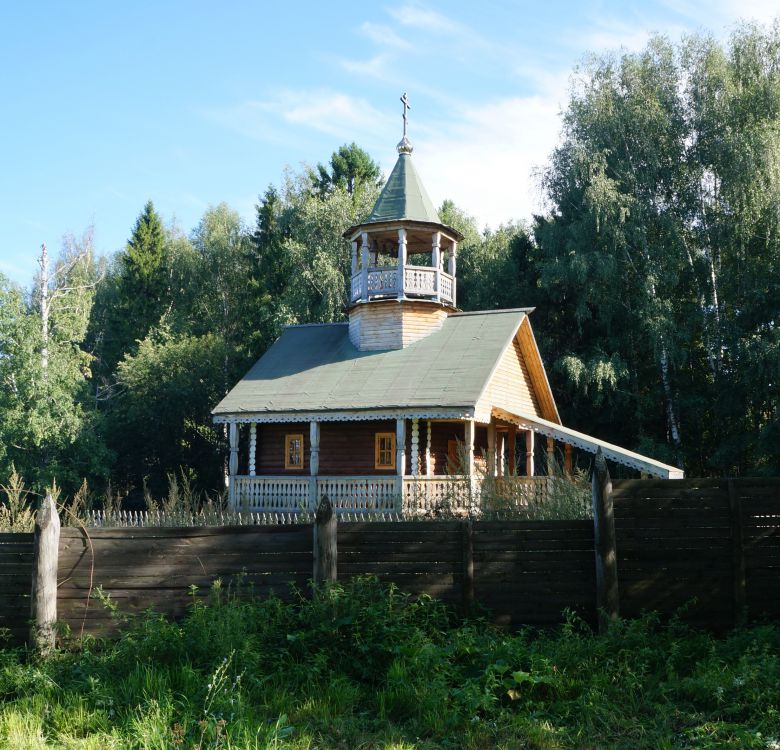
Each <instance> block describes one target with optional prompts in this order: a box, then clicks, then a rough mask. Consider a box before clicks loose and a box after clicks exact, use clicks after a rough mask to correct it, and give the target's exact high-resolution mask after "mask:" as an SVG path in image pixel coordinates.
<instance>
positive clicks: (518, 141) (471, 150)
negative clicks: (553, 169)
mask: <svg viewBox="0 0 780 750" xmlns="http://www.w3.org/2000/svg"><path fill="white" fill-rule="evenodd" d="M559 111H560V104H559V100H558V92H550V93H549V94H548V95H545V96H529V97H509V98H503V99H497V100H494V101H491V102H488V103H486V104H484V105H482V106H479V107H470V108H467V109H464V110H462V111H461V112H460V113H458V114H457V115H456V116H455V117H454V118H452V119H451V121H450V122H451V124H450V127H449V129H448V132H443V133H440V134H439V135H438V136H437V137H434V138H432V139H430V140H423V141H420V140H419V139H418V140H417V141H415V154H414V159H415V163H416V165H417V167H418V171H419V172H420V176H421V178H422V180H423V183H424V184H425V185H426V188H427V189H428V192H429V193H430V195H431V198H432V199H433V201H434V202H435V203H436V204H437V205H438V204H440V203H441V202H442V201H443V200H444V199H446V198H449V199H452V200H453V201H455V203H456V204H457V205H459V206H460V207H461V208H463V209H465V210H466V211H467V212H468V213H470V214H472V215H473V216H474V217H475V218H476V219H477V221H478V222H479V223H480V225H482V226H484V225H489V226H491V227H494V228H495V227H497V226H498V225H499V224H501V223H505V222H507V221H510V220H512V219H530V218H531V216H532V214H533V213H534V212H538V211H540V210H541V209H542V208H543V206H542V200H541V196H540V194H539V189H538V185H537V183H536V180H535V178H534V176H533V175H534V172H536V171H537V170H539V169H540V168H542V167H543V166H544V164H545V163H546V161H547V158H548V156H549V155H550V153H551V151H552V149H553V148H554V146H555V144H556V143H557V142H558V136H559V132H560V120H559Z"/></svg>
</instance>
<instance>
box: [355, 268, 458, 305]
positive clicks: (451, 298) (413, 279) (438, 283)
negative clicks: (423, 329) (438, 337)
mask: <svg viewBox="0 0 780 750" xmlns="http://www.w3.org/2000/svg"><path fill="white" fill-rule="evenodd" d="M382 297H409V298H412V299H430V300H435V301H437V302H446V303H448V304H451V305H455V278H454V277H453V276H451V275H450V274H448V273H446V272H445V271H442V270H438V271H437V269H435V268H431V267H430V266H409V265H406V266H404V267H403V273H400V271H399V268H398V267H397V266H375V267H371V268H368V269H367V272H366V273H363V271H358V272H357V273H355V274H353V276H352V284H351V297H350V301H351V302H358V301H359V300H363V301H366V302H367V301H368V300H371V299H379V298H382Z"/></svg>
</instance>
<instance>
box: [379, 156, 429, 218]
mask: <svg viewBox="0 0 780 750" xmlns="http://www.w3.org/2000/svg"><path fill="white" fill-rule="evenodd" d="M400 219H407V220H409V221H426V222H429V223H431V224H441V219H440V218H439V214H438V212H437V211H436V209H435V208H434V207H433V203H432V202H431V199H430V198H429V197H428V193H426V192H425V188H424V187H423V184H422V182H421V180H420V176H419V175H418V174H417V170H416V169H415V168H414V164H413V163H412V157H411V155H410V154H407V153H402V154H400V155H399V156H398V161H397V162H396V163H395V167H393V171H392V172H391V173H390V177H389V178H388V179H387V182H386V183H385V186H384V188H383V189H382V192H381V193H380V195H379V198H378V199H377V202H376V204H375V205H374V210H373V211H372V212H371V215H370V216H369V217H368V219H366V222H365V223H366V224H375V223H378V222H384V221H398V220H400Z"/></svg>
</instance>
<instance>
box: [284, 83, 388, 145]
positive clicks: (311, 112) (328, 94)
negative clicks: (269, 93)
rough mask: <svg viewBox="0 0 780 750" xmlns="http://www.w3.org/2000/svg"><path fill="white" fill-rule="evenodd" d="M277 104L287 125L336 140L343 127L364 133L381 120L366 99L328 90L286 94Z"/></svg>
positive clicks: (342, 131) (287, 92)
mask: <svg viewBox="0 0 780 750" xmlns="http://www.w3.org/2000/svg"><path fill="white" fill-rule="evenodd" d="M279 104H280V111H281V115H282V117H283V119H284V120H286V121H287V122H289V123H293V124H296V125H305V126H306V127H308V128H313V129H314V130H319V131H321V132H323V133H328V134H329V135H336V136H342V135H343V134H344V125H345V123H349V124H350V125H351V126H352V127H354V128H357V129H358V130H363V129H368V128H370V127H371V125H372V124H374V123H376V122H377V120H378V119H379V118H380V115H379V113H378V112H377V111H376V110H375V109H374V108H373V107H372V106H371V105H370V104H369V103H368V102H367V101H366V100H365V99H363V98H358V97H354V96H349V95H348V94H343V93H339V92H334V91H328V90H318V91H286V92H285V93H284V94H283V96H282V97H281V98H280V101H279Z"/></svg>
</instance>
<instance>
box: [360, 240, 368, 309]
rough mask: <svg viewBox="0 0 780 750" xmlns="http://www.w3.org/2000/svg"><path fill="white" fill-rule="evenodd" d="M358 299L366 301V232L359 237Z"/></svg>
mask: <svg viewBox="0 0 780 750" xmlns="http://www.w3.org/2000/svg"><path fill="white" fill-rule="evenodd" d="M360 242H361V244H360V299H362V300H363V301H364V302H367V301H368V232H362V233H361V235H360Z"/></svg>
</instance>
